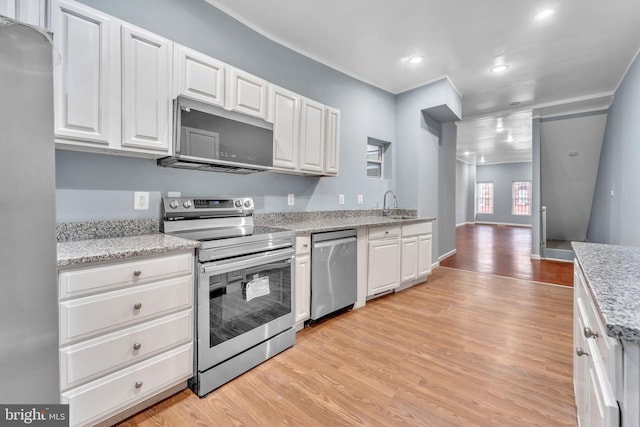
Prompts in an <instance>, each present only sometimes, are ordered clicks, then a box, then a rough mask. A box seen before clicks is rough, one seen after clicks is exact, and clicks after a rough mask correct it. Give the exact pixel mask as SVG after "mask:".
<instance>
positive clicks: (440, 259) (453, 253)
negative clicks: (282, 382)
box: [438, 249, 457, 264]
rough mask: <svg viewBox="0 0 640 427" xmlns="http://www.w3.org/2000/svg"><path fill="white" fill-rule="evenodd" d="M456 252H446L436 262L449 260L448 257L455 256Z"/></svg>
mask: <svg viewBox="0 0 640 427" xmlns="http://www.w3.org/2000/svg"><path fill="white" fill-rule="evenodd" d="M456 252H457V251H456V250H455V249H453V250H451V251H449V252H447V253H446V254H444V255H441V256H439V257H438V261H442V260H444V259H447V258H449V257H450V256H454V255H455V254H456ZM438 264H440V263H439V262H438Z"/></svg>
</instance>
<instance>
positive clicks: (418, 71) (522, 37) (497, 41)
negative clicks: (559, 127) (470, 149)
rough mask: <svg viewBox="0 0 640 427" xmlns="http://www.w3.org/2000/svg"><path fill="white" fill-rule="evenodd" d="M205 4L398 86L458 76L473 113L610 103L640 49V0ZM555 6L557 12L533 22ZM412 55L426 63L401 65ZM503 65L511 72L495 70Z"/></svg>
mask: <svg viewBox="0 0 640 427" xmlns="http://www.w3.org/2000/svg"><path fill="white" fill-rule="evenodd" d="M207 1H208V2H209V3H211V4H212V5H214V6H216V7H218V8H219V9H221V10H223V11H224V12H226V13H228V14H229V15H231V16H233V17H234V18H236V19H238V20H239V21H241V22H243V23H245V24H246V25H248V26H249V27H251V28H253V29H255V30H256V31H258V32H260V33H262V34H263V35H265V36H267V37H269V38H270V39H272V40H274V41H276V42H279V43H281V44H283V45H285V46H288V47H289V48H291V49H293V50H295V51H298V52H300V53H302V54H304V55H306V56H308V57H311V58H313V59H316V60H318V61H320V62H322V63H324V64H326V65H329V66H331V67H333V68H335V69H337V70H340V71H342V72H344V73H346V74H348V75H351V76H353V77H356V78H358V79H360V80H362V81H365V82H368V83H370V84H372V85H374V86H377V87H379V88H381V89H384V90H387V91H389V92H392V93H394V94H395V93H401V92H403V91H406V90H409V89H413V88H416V87H419V86H422V85H423V84H426V83H429V82H432V81H435V80H438V79H439V78H442V77H443V76H448V77H449V79H450V80H451V82H452V83H453V84H454V85H455V86H456V88H457V89H458V91H459V92H460V94H461V95H462V97H463V102H462V105H463V107H462V110H463V111H462V112H463V118H465V119H466V118H472V117H483V116H491V115H496V114H498V113H511V112H513V111H524V110H528V111H533V112H534V114H536V115H557V114H565V113H567V112H576V111H585V110H586V111H588V110H594V109H601V108H606V107H608V105H609V104H610V102H611V99H612V98H611V96H612V94H613V92H614V91H615V89H616V87H617V85H618V84H619V82H620V80H621V78H622V77H623V76H624V74H625V72H626V70H627V69H628V67H629V65H630V63H631V62H632V60H633V58H634V56H635V55H636V54H637V52H638V48H639V47H640V18H639V17H640V1H638V0H606V1H602V0H542V1H541V0H517V1H514V0H482V1H479V0H401V1H389V0H322V1H312V0H260V1H256V0H207ZM548 8H552V9H554V10H555V14H554V15H553V16H551V17H550V18H549V19H547V20H540V21H538V20H535V19H534V16H535V15H536V13H537V12H539V11H541V10H544V9H548ZM409 55H422V56H424V61H423V62H422V63H421V64H418V65H410V64H407V63H404V62H402V60H401V59H402V58H406V57H407V56H409ZM500 63H505V64H508V65H509V69H508V70H507V71H506V72H504V73H502V74H495V73H491V72H490V68H491V67H493V66H494V65H497V64H500ZM516 126H517V125H516ZM480 127H481V128H482V127H483V125H481V126H480ZM529 127H530V124H529ZM461 129H464V127H462V128H461ZM513 132H514V133H519V132H520V130H518V129H514V130H513ZM463 133H465V134H466V131H463ZM498 136H499V135H498ZM459 143H460V139H459ZM468 144H471V141H469V142H463V144H460V145H465V146H468Z"/></svg>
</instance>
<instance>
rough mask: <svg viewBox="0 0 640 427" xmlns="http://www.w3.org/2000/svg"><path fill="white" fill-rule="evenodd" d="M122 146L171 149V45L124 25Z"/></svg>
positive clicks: (154, 36) (160, 38)
mask: <svg viewBox="0 0 640 427" xmlns="http://www.w3.org/2000/svg"><path fill="white" fill-rule="evenodd" d="M121 40H122V146H123V148H125V147H140V148H148V149H151V150H161V151H164V152H165V153H166V152H167V151H168V150H169V147H170V145H171V117H172V111H171V100H172V97H171V90H170V89H171V48H172V46H171V42H170V41H169V40H167V39H165V38H162V37H160V36H158V35H155V34H153V33H150V32H148V31H145V30H142V29H140V28H135V27H131V26H129V25H126V24H123V25H122V26H121Z"/></svg>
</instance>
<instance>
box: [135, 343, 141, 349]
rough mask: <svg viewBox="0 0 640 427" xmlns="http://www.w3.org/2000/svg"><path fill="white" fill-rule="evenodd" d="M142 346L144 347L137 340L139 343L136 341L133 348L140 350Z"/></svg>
mask: <svg viewBox="0 0 640 427" xmlns="http://www.w3.org/2000/svg"><path fill="white" fill-rule="evenodd" d="M141 348H142V344H140V343H139V342H137V343H135V344H134V345H133V349H134V350H140V349H141Z"/></svg>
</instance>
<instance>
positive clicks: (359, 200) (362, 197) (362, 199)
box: [358, 194, 364, 205]
mask: <svg viewBox="0 0 640 427" xmlns="http://www.w3.org/2000/svg"><path fill="white" fill-rule="evenodd" d="M358 204H359V205H362V204H364V196H363V195H362V194H358Z"/></svg>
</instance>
